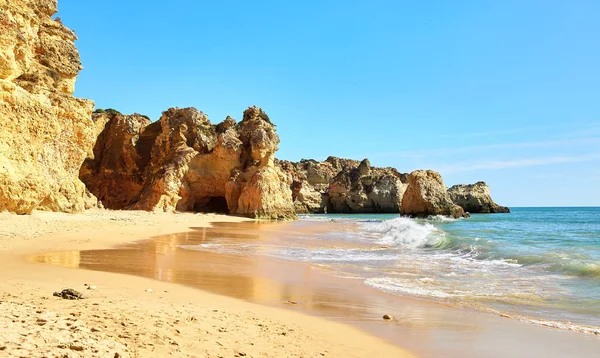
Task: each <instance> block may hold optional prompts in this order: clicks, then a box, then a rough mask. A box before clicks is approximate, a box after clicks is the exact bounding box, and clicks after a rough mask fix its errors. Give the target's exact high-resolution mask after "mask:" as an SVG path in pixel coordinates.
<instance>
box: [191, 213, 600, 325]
mask: <svg viewBox="0 0 600 358" xmlns="http://www.w3.org/2000/svg"><path fill="white" fill-rule="evenodd" d="M324 223H327V224H329V225H330V226H329V227H327V226H326V228H327V229H326V230H316V231H315V230H304V228H306V227H308V226H310V225H311V224H319V225H321V226H323V224H324ZM291 225H292V226H293V227H294V228H295V230H292V231H291V232H290V233H288V234H286V237H283V238H282V241H281V242H279V243H275V244H273V243H270V244H265V243H260V242H258V243H248V244H243V245H240V244H239V243H236V244H227V242H226V241H225V242H219V243H206V244H201V245H189V246H186V245H182V246H181V248H183V249H187V250H200V251H210V252H223V253H227V254H238V255H264V256H268V257H272V258H276V259H280V260H286V261H296V262H309V263H312V264H314V265H317V266H321V267H324V268H326V269H328V270H329V271H331V272H333V273H334V274H335V275H338V276H340V277H344V278H348V279H353V280H360V281H361V282H363V283H364V284H365V285H367V286H370V287H372V288H375V289H377V290H381V291H385V292H387V293H390V294H394V295H403V296H413V297H417V298H419V299H423V300H433V301H438V302H444V303H448V304H451V305H456V306H466V307H471V308H476V309H480V310H484V311H491V312H494V313H497V314H501V315H507V316H511V317H515V318H517V319H521V320H526V321H530V322H533V323H537V324H544V325H549V326H554V327H561V328H566V329H571V330H579V331H583V332H588V333H596V334H598V333H600V208H595V207H594V208H592V207H585V208H572V207H569V208H512V213H510V214H478V215H473V216H472V217H471V218H468V219H456V220H454V219H448V218H445V217H430V218H428V219H423V220H416V219H410V218H405V217H400V216H399V215H305V216H302V217H301V219H300V220H299V221H297V222H295V223H293V224H291Z"/></svg>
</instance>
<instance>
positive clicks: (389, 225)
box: [362, 218, 446, 249]
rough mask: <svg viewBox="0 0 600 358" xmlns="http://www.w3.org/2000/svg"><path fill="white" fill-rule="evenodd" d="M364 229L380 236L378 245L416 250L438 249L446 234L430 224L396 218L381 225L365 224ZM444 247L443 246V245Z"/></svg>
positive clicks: (380, 223)
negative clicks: (425, 248)
mask: <svg viewBox="0 0 600 358" xmlns="http://www.w3.org/2000/svg"><path fill="white" fill-rule="evenodd" d="M362 226H363V228H364V229H365V230H366V231H368V232H370V233H376V234H379V235H378V236H380V238H379V239H378V240H377V243H378V244H381V245H389V246H398V247H406V248H412V249H416V248H419V247H438V246H439V245H441V244H443V242H445V241H446V234H445V233H444V232H443V231H441V230H439V229H437V228H436V227H435V226H433V225H431V224H429V223H417V222H416V221H414V220H412V219H409V218H396V219H392V220H386V221H383V222H379V223H364V224H362ZM442 246H443V245H442Z"/></svg>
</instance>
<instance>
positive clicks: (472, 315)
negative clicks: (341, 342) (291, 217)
mask: <svg viewBox="0 0 600 358" xmlns="http://www.w3.org/2000/svg"><path fill="white" fill-rule="evenodd" d="M331 225H335V224H329V223H323V224H312V225H304V226H303V225H302V224H300V226H299V225H298V224H296V225H290V224H286V223H256V222H252V223H236V224H231V223H221V224H216V225H215V226H214V227H213V228H196V229H195V230H193V231H190V232H185V233H179V234H170V235H163V236H158V237H155V238H153V239H151V240H146V241H138V242H134V243H129V244H125V245H120V246H119V247H118V248H116V249H111V250H85V251H66V252H57V253H48V254H43V255H36V256H33V257H30V260H32V261H35V262H38V263H46V264H53V265H59V266H66V267H76V268H83V269H86V270H94V271H104V272H115V273H125V274H129V275H136V276H143V277H147V278H152V279H156V280H161V281H166V282H172V283H178V284H183V285H186V286H190V287H195V288H200V289H202V290H204V291H209V292H213V293H216V294H219V295H225V296H229V297H233V298H238V299H243V300H247V301H250V302H254V303H260V304H262V305H266V306H271V307H277V308H286V309H288V310H292V311H296V312H300V313H307V314H310V315H315V316H319V317H325V318H328V319H330V320H334V321H337V322H340V323H345V324H350V325H353V326H355V327H357V328H360V329H361V330H364V331H367V332H369V333H372V334H374V335H376V336H379V337H381V338H383V339H386V340H387V341H389V342H391V343H393V344H395V345H397V346H399V347H406V348H408V349H409V350H411V351H413V352H415V353H417V354H419V355H421V356H424V357H448V356H450V357H455V356H460V357H481V356H485V357H505V356H511V357H532V356H544V357H565V356H573V357H596V356H597V354H598V351H600V338H599V337H597V336H592V335H585V334H582V333H578V332H569V331H563V330H558V329H552V328H547V327H540V326H535V325H532V324H529V323H524V322H520V321H517V320H514V319H510V318H504V317H498V316H494V315H491V314H486V313H481V312H478V311H474V310H471V309H465V308H458V307H449V306H447V305H444V304H439V303H433V302H426V301H422V300H418V299H412V298H406V297H400V296H395V295H390V294H386V293H383V292H381V291H378V290H375V289H372V288H369V287H367V286H365V285H364V284H363V283H362V282H361V280H356V279H351V278H341V277H336V276H335V275H334V274H333V272H331V270H329V269H328V268H327V267H326V266H316V265H313V264H309V263H292V262H284V261H280V260H277V259H270V258H268V257H265V256H262V255H258V253H257V252H253V251H251V250H250V251H248V253H247V254H246V255H243V256H242V255H229V254H223V253H213V252H205V251H191V250H184V249H182V248H180V245H198V244H207V243H220V244H239V245H243V244H247V243H249V242H251V243H260V244H261V247H263V249H265V250H268V246H269V245H278V246H279V245H285V244H288V243H290V241H289V240H291V239H290V238H289V237H290V236H292V237H293V236H295V235H306V233H308V232H310V231H314V232H319V231H320V230H330V229H332V226H331ZM293 242H294V245H307V246H310V245H311V243H310V240H306V241H305V242H302V241H298V240H297V238H296V240H293ZM330 245H332V246H334V247H344V245H348V244H347V243H344V242H331V243H330ZM254 250H258V249H256V248H255V249H254ZM383 314H391V315H393V316H394V319H393V320H391V321H383V320H382V318H381V317H382V316H383Z"/></svg>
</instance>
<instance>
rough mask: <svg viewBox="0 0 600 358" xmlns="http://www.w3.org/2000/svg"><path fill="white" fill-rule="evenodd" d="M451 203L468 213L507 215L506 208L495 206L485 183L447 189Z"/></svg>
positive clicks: (461, 185)
mask: <svg viewBox="0 0 600 358" xmlns="http://www.w3.org/2000/svg"><path fill="white" fill-rule="evenodd" d="M448 194H449V195H450V198H451V199H452V201H453V202H454V203H455V204H456V205H458V206H460V207H461V208H463V209H464V210H465V211H467V212H469V213H472V214H473V213H509V212H510V209H509V208H507V207H506V206H501V205H498V204H496V203H495V202H494V201H493V200H492V196H491V195H490V188H489V187H488V186H487V184H486V183H485V182H482V181H479V182H477V183H475V184H459V185H454V186H452V187H451V188H450V189H448Z"/></svg>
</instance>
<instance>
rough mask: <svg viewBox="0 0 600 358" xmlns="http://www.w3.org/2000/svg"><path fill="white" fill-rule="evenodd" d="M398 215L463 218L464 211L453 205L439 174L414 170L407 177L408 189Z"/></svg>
mask: <svg viewBox="0 0 600 358" xmlns="http://www.w3.org/2000/svg"><path fill="white" fill-rule="evenodd" d="M400 214H402V215H408V216H416V217H427V216H430V215H446V216H451V217H453V218H460V217H463V216H465V211H464V210H463V208H461V207H460V206H458V205H456V204H454V203H453V202H452V199H451V198H450V195H449V194H448V192H447V189H446V187H445V186H444V183H443V181H442V176H441V175H440V173H438V172H435V171H433V170H415V171H414V172H412V173H410V175H409V176H408V188H407V189H406V192H405V193H404V197H403V198H402V206H401V207H400Z"/></svg>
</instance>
